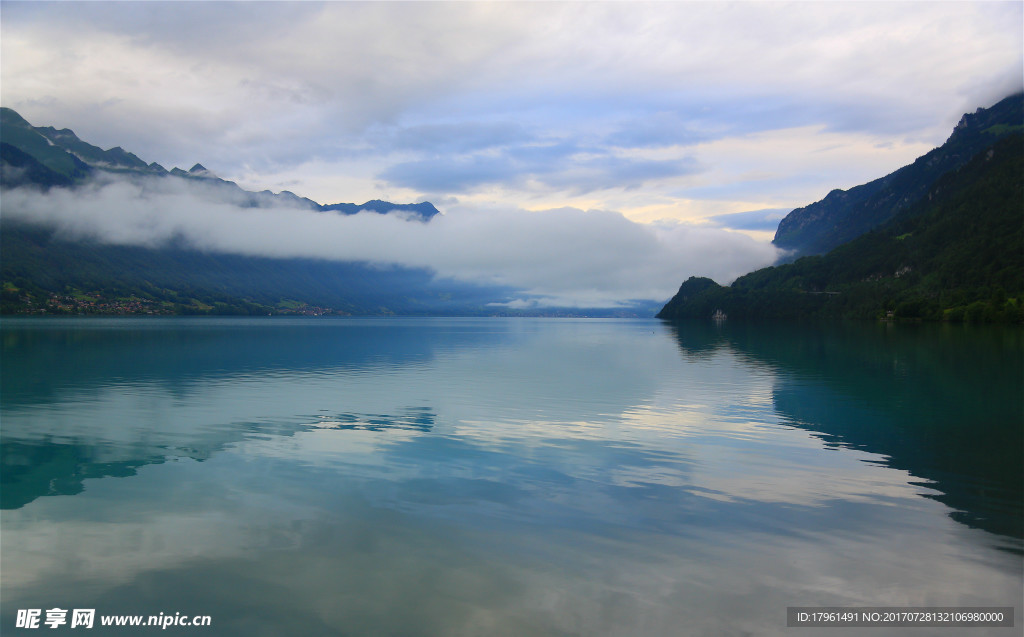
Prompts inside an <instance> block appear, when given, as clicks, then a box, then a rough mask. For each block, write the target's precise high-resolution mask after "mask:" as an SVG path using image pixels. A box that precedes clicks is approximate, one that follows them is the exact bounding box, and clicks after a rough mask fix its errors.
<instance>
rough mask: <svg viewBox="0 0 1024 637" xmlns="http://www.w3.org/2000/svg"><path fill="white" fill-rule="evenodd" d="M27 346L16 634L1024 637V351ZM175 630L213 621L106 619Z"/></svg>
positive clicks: (626, 328) (450, 335)
mask: <svg viewBox="0 0 1024 637" xmlns="http://www.w3.org/2000/svg"><path fill="white" fill-rule="evenodd" d="M2 327H3V331H2V338H3V341H2V343H3V344H2V414H0V416H2V428H0V434H2V447H0V449H2V460H3V465H2V467H3V473H2V479H3V485H2V486H3V489H2V492H0V493H2V507H3V511H2V518H0V524H2V528H0V531H2V544H0V547H2V548H0V550H2V560H3V561H2V575H3V577H2V609H0V622H2V624H0V631H2V632H3V633H4V634H21V632H22V631H17V630H15V626H16V624H17V622H18V621H19V611H22V617H21V619H24V614H25V613H24V611H26V610H27V609H40V610H41V611H42V619H41V621H44V620H45V619H46V610H47V609H53V608H59V609H65V610H68V609H94V610H95V616H96V620H95V621H96V625H95V626H94V627H93V628H92V629H91V630H88V631H86V632H85V634H118V635H124V634H137V633H139V632H142V633H147V632H154V633H155V632H161V633H164V634H168V635H171V634H196V635H214V634H215V635H247V636H251V635H402V636H415V635H438V636H461V635H509V636H513V635H514V636H521V635H540V636H547V635H558V636H564V635H581V636H589V635H624V636H647V635H652V636H653V635H657V636H661V635H666V636H667V635H792V634H798V635H802V634H821V633H820V632H819V633H815V630H819V631H820V630H824V634H827V635H836V636H841V635H848V634H863V632H864V629H860V630H857V629H852V628H830V629H827V630H826V629H799V628H787V627H786V622H787V607H796V606H799V607H834V606H839V607H878V606H884V607H892V606H899V607H953V606H955V607H960V606H971V607H974V606H985V607H993V606H1001V607H1005V606H1011V607H1014V611H1015V622H1016V628H1012V629H1007V628H979V629H972V630H971V631H970V632H969V634H970V635H1008V634H1020V633H1019V627H1020V626H1021V624H1022V603H1021V599H1022V555H1024V541H1022V538H1024V530H1022V521H1024V513H1022V512H1024V504H1022V503H1024V494H1022V490H1024V474H1022V466H1024V463H1022V454H1024V397H1022V394H1024V392H1022V388H1024V332H1022V330H1021V329H1019V328H997V327H971V326H952V325H903V324H896V325H893V324H874V323H867V324H861V323H858V324H837V325H818V324H811V325H787V324H770V325H749V324H739V323H733V322H725V323H721V324H715V323H710V322H708V323H678V324H671V323H664V322H660V321H656V320H615V319H609V320H600V319H504V318H472V319H470V318H466V319H451V318H444V319H441V318H436V319H432V318H372V319H282V318H263V319H235V318H230V319H227V318H226V319H206V318H193V319H184V318H169V319H164V318H150V319H129V318H119V319H88V318H79V319H4V321H3V323H2ZM160 613H162V614H163V616H164V617H172V616H173V617H177V616H179V615H180V616H187V617H192V616H208V617H209V618H210V625H209V626H200V627H192V628H189V627H185V626H181V625H171V626H170V627H169V628H167V630H166V631H163V630H161V629H160V628H151V629H148V631H147V630H139V629H135V630H132V629H128V628H125V627H108V628H106V629H105V628H104V627H102V626H100V625H99V623H100V620H99V617H100V616H101V615H131V614H138V615H146V616H150V615H158V614H160ZM70 619H71V616H70V614H69V615H68V623H69V624H70ZM40 627H41V628H42V629H43V631H42V632H43V633H44V634H49V633H51V632H54V633H56V632H62V631H63V630H67V631H68V632H74V631H75V630H78V628H75V629H71V628H70V625H63V626H61V629H62V630H59V631H51V630H50V629H49V628H48V627H47V626H45V625H41V626H40ZM79 628H80V627H79ZM104 630H106V631H107V632H106V633H104ZM931 630H932V631H938V632H939V634H943V635H946V634H948V635H952V634H968V633H964V632H962V631H961V632H959V633H958V631H957V630H955V629H954V630H948V629H931ZM922 631H923V632H922ZM78 632H81V631H78ZM869 632H870V634H871V635H888V634H893V635H897V634H898V635H907V634H912V635H913V634H934V633H928V632H927V629H916V630H910V631H909V632H908V631H907V629H902V628H888V629H886V628H876V629H871V630H870V631H869ZM24 634H32V633H30V632H28V631H24ZM75 634H77V633H75Z"/></svg>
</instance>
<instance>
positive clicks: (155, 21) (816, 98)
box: [0, 0, 1024, 286]
mask: <svg viewBox="0 0 1024 637" xmlns="http://www.w3.org/2000/svg"><path fill="white" fill-rule="evenodd" d="M1022 6H1024V5H1022V3H1021V2H1007V3H1003V2H970V3H959V2H956V3H954V2H936V3H930V2H910V3H888V2H852V3H824V2H799V3H793V4H781V3H774V2H741V3H735V4H728V3H718V2H715V3H711V2H700V3H690V2H658V3H650V4H646V3H637V2H622V3H618V2H600V3H598V2H587V3H547V2H529V3H527V2H515V3H473V2H456V3H444V4H441V3H432V2H416V3H397V2H370V3H349V2H329V3H314V2H287V3H276V2H256V3H244V2H230V3H215V2H171V3H160V2H139V3H136V2H113V3H106V2H79V3H43V2H32V3H20V2H10V1H8V0H3V2H2V4H0V10H2V22H0V24H2V27H0V28H2V34H0V35H2V39H0V46H2V60H0V63H2V84H0V98H2V99H0V101H2V104H3V105H4V106H8V107H11V108H14V109H15V110H17V111H18V112H19V113H21V114H22V115H23V116H24V117H25V118H26V119H28V120H29V121H30V122H31V123H32V124H34V125H37V126H40V125H54V126H57V127H58V128H63V127H68V128H71V129H73V130H74V131H75V132H76V133H77V134H78V135H79V137H81V138H83V139H85V140H86V141H89V142H91V143H94V144H97V145H99V146H102V147H104V148H109V147H112V146H122V147H124V148H126V149H128V150H130V151H132V152H134V153H136V154H137V155H139V156H140V157H141V158H142V159H144V160H146V161H156V162H159V163H161V164H162V165H164V166H165V167H167V168H171V167H174V166H178V167H182V168H185V169H187V168H189V167H190V166H191V165H192V164H194V163H196V162H201V163H202V164H203V165H205V166H206V167H207V168H209V169H210V170H212V171H213V172H215V173H216V174H218V175H219V176H221V177H223V178H225V179H230V180H233V181H236V182H238V183H239V184H240V185H242V186H243V187H246V188H249V189H254V190H262V189H267V188H269V189H271V190H274V191H280V190H284V189H287V190H291V191H293V192H295V193H297V194H300V195H303V196H307V197H310V198H312V199H314V200H316V201H319V202H321V203H337V202H355V203H362V202H364V201H367V200H369V199H385V200H389V201H394V202H398V203H405V202H418V201H423V200H429V201H431V202H433V203H434V204H435V205H437V207H438V208H439V209H441V210H442V211H444V212H445V213H446V214H454V215H460V214H461V215H470V214H477V215H492V216H495V215H497V216H499V217H500V216H501V215H506V214H508V213H509V211H513V212H514V211H527V210H528V211H533V212H534V213H535V215H534V217H532V218H533V219H534V222H535V224H536V225H537V231H538V232H539V231H541V230H540V228H542V227H543V221H542V219H544V218H550V219H551V220H552V221H553V223H556V224H559V223H564V222H565V215H566V214H575V213H569V212H567V210H574V211H591V212H596V211H602V212H601V213H600V214H605V213H610V214H613V215H619V216H622V217H623V218H624V219H626V220H628V221H630V222H631V223H632V225H636V226H640V227H641V228H640V229H641V230H643V231H644V232H647V233H648V234H649V235H652V236H653V235H654V234H657V233H659V232H662V231H664V230H665V229H666V228H669V229H671V228H673V227H674V226H673V225H672V224H676V225H680V224H681V225H682V226H684V227H683V228H682V229H681V230H680V229H679V228H676V230H673V232H675V235H673V236H682V234H685V233H689V234H688V235H687V236H690V237H691V238H692V236H694V235H693V231H695V230H702V231H705V233H707V232H710V231H712V230H715V232H717V233H718V234H717V235H715V236H718V237H719V238H720V239H721V241H722V245H723V246H727V250H726V251H729V250H733V249H734V248H735V249H737V250H739V251H740V252H743V251H744V250H747V249H748V248H749V252H748V253H747V254H749V255H751V256H750V257H749V258H747V259H745V260H742V262H741V261H736V262H735V263H734V264H733V268H732V269H733V270H736V269H737V268H746V267H756V266H757V265H759V264H763V263H767V262H769V261H770V260H771V258H772V257H773V255H772V253H771V250H770V249H769V248H768V247H767V245H766V242H767V241H768V240H770V238H771V235H772V232H773V230H774V227H775V225H777V223H778V219H779V218H781V217H782V216H783V215H784V214H785V213H786V212H787V211H788V210H790V209H792V208H794V207H798V206H802V205H806V204H808V203H811V202H813V201H815V200H817V199H820V198H821V197H823V196H824V195H825V194H827V193H828V192H829V191H830V190H832V189H833V188H849V187H852V186H855V185H857V184H860V183H864V182H866V181H870V180H871V179H874V178H877V177H880V176H882V175H884V174H886V173H888V172H891V171H892V170H895V169H896V168H898V167H900V166H902V165H905V164H907V163H909V162H911V161H913V160H914V159H915V158H916V157H918V156H920V155H922V154H924V153H925V152H927V151H928V150H930V149H931V148H933V147H935V146H937V145H939V144H941V143H942V142H943V141H944V140H945V139H946V137H948V135H949V134H950V132H951V130H952V128H953V126H954V125H955V124H956V122H957V120H958V119H959V118H960V116H961V115H962V114H963V113H964V112H968V111H974V110H975V109H976V108H978V107H981V106H990V105H991V104H993V103H995V102H996V101H997V100H998V99H1000V98H1002V97H1004V96H1006V95H1008V94H1010V93H1012V92H1014V91H1017V90H1020V89H1021V84H1022V75H1024V69H1022V55H1024V35H1022V30H1024V27H1022V24H1024V15H1022ZM543 211H548V212H547V213H544V212H543ZM545 214H547V215H548V216H547V217H545V216H544V215H545ZM597 216H600V215H591V218H597ZM652 222H657V224H656V225H651V223H652ZM716 229H717V230H716ZM728 229H731V230H733V231H730V230H728ZM684 231H685V232H684ZM737 232H745V233H747V234H745V235H737ZM663 234H664V233H663V232H662V235H663ZM670 234H671V233H670ZM662 235H659V236H662ZM727 235H736V236H733V237H729V236H727ZM709 236H710V235H709ZM737 237H740V238H737ZM751 237H753V238H751ZM746 240H749V241H750V243H749V244H748V243H744V241H746ZM673 245H675V244H673ZM688 245H689V244H687V243H686V242H685V241H683V243H681V244H679V245H678V246H677V247H679V248H680V249H686V246H688ZM744 246H746V247H744ZM670 247H671V246H670ZM696 263H697V262H696V261H694V260H693V259H691V260H690V261H687V262H686V263H675V264H673V266H672V267H682V266H686V267H690V268H691V270H693V271H689V272H680V276H678V277H676V276H674V277H673V278H674V279H678V281H681V280H682V278H685V276H683V275H689V274H709V273H707V272H699V271H696V270H698V269H699V268H697V267H696ZM736 273H742V272H736ZM736 273H732V274H729V275H728V276H735V274H736ZM715 274H716V275H717V276H720V277H726V274H725V273H724V270H723V271H722V272H716V273H715ZM678 281H677V282H676V283H675V286H678Z"/></svg>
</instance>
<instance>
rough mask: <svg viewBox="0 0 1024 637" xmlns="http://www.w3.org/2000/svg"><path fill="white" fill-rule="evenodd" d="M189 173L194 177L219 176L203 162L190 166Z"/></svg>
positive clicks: (212, 177)
mask: <svg viewBox="0 0 1024 637" xmlns="http://www.w3.org/2000/svg"><path fill="white" fill-rule="evenodd" d="M188 174H189V175H190V176H192V177H208V178H210V179H216V178H217V175H215V174H213V173H212V172H211V171H210V169H209V168H207V167H206V166H204V165H202V164H196V165H195V166H193V167H191V168H189V169H188Z"/></svg>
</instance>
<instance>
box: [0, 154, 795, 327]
mask: <svg viewBox="0 0 1024 637" xmlns="http://www.w3.org/2000/svg"><path fill="white" fill-rule="evenodd" d="M3 214H4V216H5V217H7V218H9V219H15V220H23V221H32V222H36V223H41V224H45V225H50V226H55V227H57V228H58V229H59V232H58V236H59V237H60V238H63V239H74V240H79V239H82V240H94V241H99V242H101V243H110V244H118V245H138V246H146V247H159V246H162V245H166V244H168V243H170V242H175V243H176V244H178V245H185V246H189V247H193V248H197V249H200V250H205V251H211V252H224V253H229V254H240V255H247V256H267V257H280V258H291V257H312V258H318V259H328V260H335V261H362V262H372V263H376V264H380V265H382V266H386V265H390V264H394V265H402V266H408V267H415V268H428V269H430V270H432V271H433V272H435V273H436V274H437V275H439V276H442V277H452V278H456V279H460V280H463V281H468V282H476V283H484V284H499V285H505V286H511V287H514V288H518V289H521V290H522V291H523V293H524V296H523V297H522V298H521V299H517V300H515V301H513V302H512V307H530V306H533V305H541V306H545V305H550V306H563V307H614V306H617V305H619V304H622V303H624V302H627V301H630V300H637V299H645V300H658V299H664V298H668V297H669V296H671V294H672V293H673V291H674V290H675V288H676V287H677V286H678V279H679V273H680V272H690V271H700V272H706V273H707V274H708V275H709V276H714V277H716V278H717V279H718V280H723V281H729V280H732V279H734V278H735V277H737V276H739V275H741V274H743V273H745V272H748V271H750V270H751V269H754V268H757V267H759V266H762V265H765V264H768V263H770V262H772V261H773V260H774V259H775V258H776V250H775V248H773V247H772V246H770V245H768V244H765V243H763V242H757V241H755V240H753V239H751V238H750V237H748V236H746V235H743V234H739V233H736V232H730V231H727V230H723V229H720V228H711V227H700V226H696V225H692V224H685V223H677V222H662V223H656V224H641V223H636V222H633V221H630V220H629V219H627V218H626V217H625V216H623V215H622V214H620V213H618V212H614V211H606V210H588V211H584V210H579V209H575V208H561V209H555V210H544V211H536V212H534V211H526V210H521V209H516V208H513V207H493V208H488V209H481V210H474V211H468V210H458V211H455V212H451V213H448V214H442V215H437V216H435V217H434V218H433V219H431V220H430V221H429V222H423V221H421V220H418V219H416V218H410V217H409V216H403V215H401V214H388V215H380V214H373V213H361V214H356V215H339V214H334V213H330V212H319V211H313V210H310V209H309V208H308V207H301V206H299V205H296V206H295V207H288V206H284V205H280V204H278V205H275V206H273V207H258V208H253V207H246V206H243V205H242V204H241V203H240V202H239V201H237V200H236V199H235V198H232V197H230V196H228V195H227V194H225V193H224V192H223V191H222V190H221V189H216V188H211V187H209V185H208V184H205V183H203V182H202V181H193V180H187V179H173V178H165V177H146V176H118V175H115V174H100V175H98V176H97V177H96V178H94V179H92V180H90V181H89V182H88V183H86V184H84V185H82V186H79V187H77V188H75V189H63V188H53V189H50V190H49V191H48V192H42V191H40V190H37V189H33V188H15V189H11V190H8V191H6V192H5V193H4V202H3Z"/></svg>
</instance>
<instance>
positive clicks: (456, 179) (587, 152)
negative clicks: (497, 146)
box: [378, 142, 701, 194]
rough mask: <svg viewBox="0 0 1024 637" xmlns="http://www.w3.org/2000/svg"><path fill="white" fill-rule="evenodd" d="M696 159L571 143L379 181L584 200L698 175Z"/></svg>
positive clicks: (426, 165)
mask: <svg viewBox="0 0 1024 637" xmlns="http://www.w3.org/2000/svg"><path fill="white" fill-rule="evenodd" d="M700 170H701V166H700V164H699V163H698V162H697V161H696V160H695V159H693V158H691V157H684V158H679V159H666V160H651V159H638V158H632V157H624V156H619V155H615V154H612V153H609V152H607V151H606V150H604V149H601V148H587V147H579V146H576V145H574V144H571V143H566V142H558V143H550V144H520V145H516V146H514V147H510V148H506V149H502V150H500V151H496V152H487V153H477V154H467V155H451V156H444V155H440V156H435V157H431V158H428V159H416V160H412V161H407V162H401V163H397V164H394V165H392V166H390V167H389V168H388V169H386V170H385V171H383V172H382V173H380V174H379V175H378V177H379V178H380V179H383V180H386V181H388V182H390V183H391V184H393V185H396V186H404V187H407V188H413V189H416V190H419V191H421V192H458V191H466V190H473V189H475V188H479V187H481V186H485V185H502V186H505V187H522V185H523V184H524V183H526V182H527V181H531V182H534V183H536V184H540V185H543V186H544V187H547V188H552V189H560V190H565V191H567V192H569V193H572V194H585V193H588V192H593V191H595V190H601V189H609V188H625V189H630V188H637V187H640V186H642V185H643V184H645V183H648V182H650V181H654V180H658V179H665V178H670V177H677V176H681V175H688V174H693V173H696V172H699V171H700Z"/></svg>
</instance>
